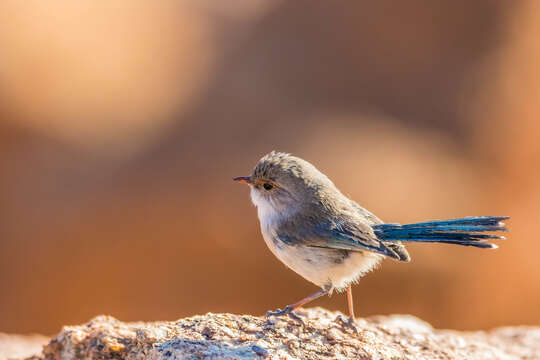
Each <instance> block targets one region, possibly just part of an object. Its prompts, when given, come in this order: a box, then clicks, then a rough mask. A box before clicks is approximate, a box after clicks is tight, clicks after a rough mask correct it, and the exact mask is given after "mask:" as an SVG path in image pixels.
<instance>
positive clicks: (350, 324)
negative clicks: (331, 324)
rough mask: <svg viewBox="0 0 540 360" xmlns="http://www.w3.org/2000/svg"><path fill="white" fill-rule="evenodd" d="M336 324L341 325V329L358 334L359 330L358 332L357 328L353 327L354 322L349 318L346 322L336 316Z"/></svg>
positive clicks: (339, 316)
mask: <svg viewBox="0 0 540 360" xmlns="http://www.w3.org/2000/svg"><path fill="white" fill-rule="evenodd" d="M335 321H336V322H338V323H340V324H341V327H344V328H349V329H351V330H352V331H354V332H355V333H356V334H357V335H358V334H360V330H358V327H357V326H356V325H355V323H354V322H355V321H354V319H353V318H352V317H349V318H348V319H347V320H345V319H344V318H343V316H341V315H338V316H337V317H336V320H335Z"/></svg>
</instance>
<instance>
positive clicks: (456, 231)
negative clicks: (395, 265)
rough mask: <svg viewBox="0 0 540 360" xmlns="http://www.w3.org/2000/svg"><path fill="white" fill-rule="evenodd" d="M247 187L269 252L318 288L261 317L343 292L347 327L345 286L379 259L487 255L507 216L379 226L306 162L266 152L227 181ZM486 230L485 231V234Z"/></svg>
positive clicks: (350, 321) (288, 312)
mask: <svg viewBox="0 0 540 360" xmlns="http://www.w3.org/2000/svg"><path fill="white" fill-rule="evenodd" d="M233 180H234V181H237V182H240V183H244V184H247V185H249V187H250V195H251V200H252V202H253V204H254V205H255V206H256V208H257V215H258V218H259V222H260V228H261V233H262V236H263V238H264V241H265V243H266V245H267V246H268V248H269V249H270V251H271V252H272V253H273V254H274V255H275V256H276V257H277V258H278V259H279V260H280V261H281V262H283V263H284V264H285V265H286V266H287V267H289V268H290V269H291V270H293V271H294V272H296V273H297V274H299V275H300V276H302V277H303V278H305V279H306V280H308V281H310V282H311V283H313V284H315V285H317V286H318V287H320V290H319V291H317V292H315V293H314V294H311V295H309V296H307V297H305V298H303V299H301V300H299V301H297V302H296V303H293V304H291V305H287V306H285V307H284V308H283V309H278V310H276V311H268V312H267V314H266V315H267V316H290V317H292V318H294V319H296V320H298V321H300V322H302V320H301V318H300V316H299V315H297V314H296V313H295V311H296V310H298V309H299V308H301V307H302V306H304V305H306V304H307V303H309V302H311V301H313V300H315V299H317V298H320V297H321V296H324V295H331V294H332V293H333V291H336V292H344V291H346V292H347V304H348V313H349V317H348V319H347V320H344V319H343V318H341V321H343V322H344V323H346V324H347V325H349V326H352V327H354V321H355V314H354V304H353V296H352V285H354V284H355V283H357V282H358V280H359V279H360V278H361V277H362V276H363V275H365V274H367V273H368V272H370V271H372V270H374V269H375V268H377V267H378V266H379V264H380V263H381V261H382V260H383V259H385V258H390V259H392V260H396V261H400V262H409V261H410V260H411V257H410V256H409V253H408V252H407V249H406V248H405V245H406V244H407V243H414V242H420V243H446V244H454V245H462V246H472V247H476V248H481V249H495V248H497V245H495V244H493V243H490V242H488V241H490V240H498V239H504V236H500V235H494V234H493V232H498V231H506V230H507V228H506V227H505V224H504V222H503V220H506V219H509V217H508V216H469V217H464V218H459V219H451V220H433V221H425V222H419V223H413V224H407V225H400V224H398V223H385V222H383V221H382V220H380V219H379V218H378V217H377V216H375V215H374V214H372V213H371V212H369V211H368V210H366V209H364V208H363V207H361V206H360V205H359V204H358V203H356V202H355V201H353V200H351V199H349V198H348V197H347V196H345V195H344V194H343V193H342V192H341V191H340V190H339V189H338V188H337V187H336V186H335V185H334V183H333V182H332V181H331V180H330V179H329V178H328V177H327V176H326V175H325V174H323V173H322V172H321V171H319V170H318V169H317V168H316V167H315V166H314V165H312V164H311V163H309V162H307V161H305V160H303V159H301V158H299V157H296V156H293V155H291V154H289V153H284V152H277V151H272V152H270V153H269V154H267V155H265V156H263V157H262V158H261V159H260V160H259V161H258V162H257V164H256V165H255V168H254V169H253V171H252V173H251V175H249V176H239V177H235V178H233ZM486 232H489V233H486Z"/></svg>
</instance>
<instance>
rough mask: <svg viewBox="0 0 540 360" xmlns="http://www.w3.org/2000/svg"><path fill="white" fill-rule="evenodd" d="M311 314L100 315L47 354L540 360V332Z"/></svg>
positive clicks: (63, 335)
mask: <svg viewBox="0 0 540 360" xmlns="http://www.w3.org/2000/svg"><path fill="white" fill-rule="evenodd" d="M339 315H340V314H339V313H334V312H329V311H327V310H324V309H321V308H313V309H307V310H305V313H304V315H303V316H304V317H303V318H304V322H305V324H304V325H302V324H300V323H299V322H297V321H295V320H292V319H289V318H279V319H276V318H269V319H266V318H264V317H255V316H249V315H231V314H211V313H209V314H206V315H202V316H194V317H191V318H186V319H180V320H178V321H173V322H152V323H142V322H140V323H123V322H121V321H119V320H116V319H114V318H112V317H110V316H98V317H96V318H94V319H92V320H91V321H90V322H88V323H87V324H84V325H79V326H66V327H64V328H63V329H62V331H61V332H60V333H59V334H58V336H57V337H56V338H55V339H53V340H51V342H50V343H49V344H48V345H46V346H45V347H44V349H43V353H42V355H41V356H40V358H41V359H43V360H49V359H51V360H52V359H143V358H144V359H168V360H172V359H263V358H265V359H343V358H344V359H347V358H355V359H363V360H368V359H385V360H386V359H388V360H391V359H393V360H397V359H430V360H433V359H446V360H451V359H460V360H461V359H469V360H475V359H486V360H487V359H540V327H512V328H510V327H509V328H499V329H495V330H491V331H488V332H483V331H478V332H457V331H450V330H434V329H433V328H432V327H431V326H430V325H429V324H427V323H425V322H423V321H421V320H419V319H417V318H414V317H412V316H405V315H393V316H377V317H370V318H366V319H358V320H357V330H358V332H357V333H356V332H355V331H353V330H352V329H351V328H348V327H346V326H343V323H342V322H340V321H336V318H337V317H338V316H339Z"/></svg>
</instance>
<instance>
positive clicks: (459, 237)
mask: <svg viewBox="0 0 540 360" xmlns="http://www.w3.org/2000/svg"><path fill="white" fill-rule="evenodd" d="M506 219H509V217H507V216H474V217H473V216H471V217H465V218H462V219H452V220H434V221H426V222H420V223H415V224H407V225H400V224H377V225H374V226H373V230H374V232H375V235H377V237H378V238H379V239H380V240H382V241H389V242H391V241H403V242H439V243H446V244H456V245H463V246H475V247H479V248H496V247H497V245H495V244H490V243H486V241H488V240H492V239H499V240H502V239H504V236H500V235H493V234H479V233H482V232H496V231H506V230H507V228H506V227H505V225H504V223H503V222H502V221H503V220H506Z"/></svg>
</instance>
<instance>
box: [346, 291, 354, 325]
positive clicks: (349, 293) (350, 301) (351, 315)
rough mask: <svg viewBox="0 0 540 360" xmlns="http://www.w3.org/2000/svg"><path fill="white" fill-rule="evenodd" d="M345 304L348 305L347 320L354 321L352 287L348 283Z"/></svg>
mask: <svg viewBox="0 0 540 360" xmlns="http://www.w3.org/2000/svg"><path fill="white" fill-rule="evenodd" d="M347 305H348V306H349V321H351V322H353V321H354V303H353V297H352V287H351V285H349V287H348V288H347Z"/></svg>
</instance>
